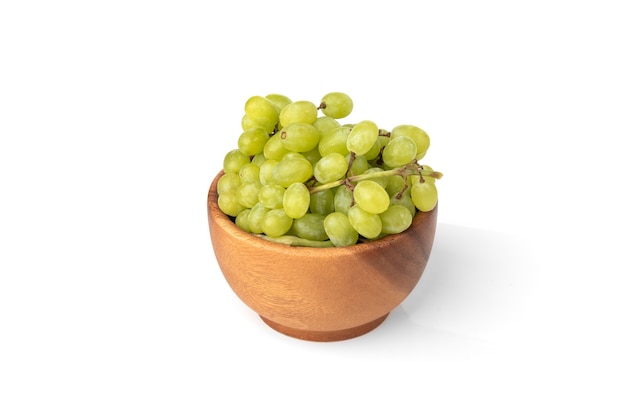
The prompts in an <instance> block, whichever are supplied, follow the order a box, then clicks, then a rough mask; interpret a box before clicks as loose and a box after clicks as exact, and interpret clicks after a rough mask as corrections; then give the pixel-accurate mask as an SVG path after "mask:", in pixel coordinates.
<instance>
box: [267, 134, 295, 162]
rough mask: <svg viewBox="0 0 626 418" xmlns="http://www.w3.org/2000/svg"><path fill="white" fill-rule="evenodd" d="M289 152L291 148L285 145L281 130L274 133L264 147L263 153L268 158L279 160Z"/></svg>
mask: <svg viewBox="0 0 626 418" xmlns="http://www.w3.org/2000/svg"><path fill="white" fill-rule="evenodd" d="M288 152H289V150H288V149H287V148H285V147H284V146H283V141H282V139H280V131H278V132H277V133H276V134H274V135H272V136H271V137H270V138H269V139H268V140H267V142H266V143H265V146H264V147H263V155H264V156H265V158H267V159H268V160H276V161H279V160H280V159H282V158H283V155H285V154H287V153H288Z"/></svg>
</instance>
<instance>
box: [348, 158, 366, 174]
mask: <svg viewBox="0 0 626 418" xmlns="http://www.w3.org/2000/svg"><path fill="white" fill-rule="evenodd" d="M351 155H354V154H348V155H346V161H347V162H348V164H349V163H350V156H351ZM369 168H370V164H369V161H367V159H366V158H365V156H363V155H358V156H354V159H353V160H352V166H350V175H351V176H358V175H359V174H363V173H365V172H366V171H367V170H368V169H369Z"/></svg>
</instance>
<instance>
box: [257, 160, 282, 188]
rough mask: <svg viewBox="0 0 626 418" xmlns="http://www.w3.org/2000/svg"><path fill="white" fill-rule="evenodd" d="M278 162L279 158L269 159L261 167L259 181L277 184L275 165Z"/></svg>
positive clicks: (264, 183)
mask: <svg viewBox="0 0 626 418" xmlns="http://www.w3.org/2000/svg"><path fill="white" fill-rule="evenodd" d="M277 164H278V161H277V160H271V159H267V160H265V161H264V162H263V164H261V167H260V168H259V181H260V182H261V184H262V185H266V184H276V181H274V167H276V165H277Z"/></svg>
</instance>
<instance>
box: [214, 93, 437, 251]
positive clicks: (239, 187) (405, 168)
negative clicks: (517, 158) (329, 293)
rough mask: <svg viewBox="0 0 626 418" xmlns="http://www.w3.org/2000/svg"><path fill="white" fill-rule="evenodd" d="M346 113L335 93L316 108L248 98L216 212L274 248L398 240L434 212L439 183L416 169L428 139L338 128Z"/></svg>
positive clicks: (348, 103)
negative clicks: (415, 219)
mask: <svg viewBox="0 0 626 418" xmlns="http://www.w3.org/2000/svg"><path fill="white" fill-rule="evenodd" d="M352 109H353V101H352V99H351V98H350V96H348V95H347V94H345V93H341V92H331V93H328V94H326V95H325V96H324V97H323V98H322V99H321V102H320V103H319V105H316V104H315V103H313V102H311V101H306V100H300V101H292V100H290V99H289V98H288V97H287V96H284V95H281V94H270V95H267V96H252V97H250V98H249V99H248V100H247V101H246V103H245V106H244V115H243V118H242V120H241V126H242V129H243V132H242V133H241V135H240V136H239V139H238V142H237V148H235V149H233V150H231V151H229V152H228V153H227V154H226V155H225V157H224V160H223V171H224V174H223V175H222V177H220V179H219V180H218V184H217V191H218V206H219V208H220V209H221V210H222V212H224V213H225V214H226V215H228V216H230V217H231V218H233V219H234V222H235V224H236V225H237V226H239V227H240V228H241V229H243V230H244V231H247V232H250V233H253V234H256V235H259V236H261V237H263V238H266V239H270V240H272V241H277V242H283V243H286V244H290V245H305V246H314V247H326V246H337V247H339V246H347V245H354V244H357V243H359V242H362V241H366V240H374V239H378V238H381V237H383V236H385V235H389V234H398V233H400V232H402V231H404V230H406V229H407V228H408V227H409V226H410V225H411V223H412V220H413V217H414V216H415V214H416V213H417V212H418V211H423V212H427V211H430V210H432V209H433V208H434V207H435V205H436V204H437V199H438V195H437V187H436V186H435V179H438V178H441V173H439V172H436V171H433V170H432V168H431V167H429V166H426V165H422V164H420V163H419V161H420V160H421V159H422V158H423V157H424V155H425V154H426V151H427V150H428V148H429V146H430V138H429V136H428V134H427V133H426V132H425V131H424V130H422V129H421V128H419V127H417V126H415V125H409V124H406V125H398V126H396V127H394V128H393V129H392V130H391V131H386V130H384V129H381V128H379V127H378V126H377V125H376V123H375V122H373V121H371V120H363V121H360V122H358V123H355V124H345V123H340V122H339V120H340V119H343V118H345V117H346V116H348V115H349V114H350V113H351V112H352Z"/></svg>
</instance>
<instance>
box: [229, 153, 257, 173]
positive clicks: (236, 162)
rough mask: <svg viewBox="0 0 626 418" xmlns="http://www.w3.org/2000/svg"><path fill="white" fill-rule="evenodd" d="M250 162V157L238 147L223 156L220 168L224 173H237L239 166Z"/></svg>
mask: <svg viewBox="0 0 626 418" xmlns="http://www.w3.org/2000/svg"><path fill="white" fill-rule="evenodd" d="M249 162H250V157H248V156H247V155H246V154H244V153H242V152H241V151H239V150H238V149H234V150H231V151H228V152H227V153H226V155H225V156H224V162H223V164H222V169H223V170H224V173H239V170H240V169H241V167H242V166H243V165H245V164H248V163H249Z"/></svg>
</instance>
